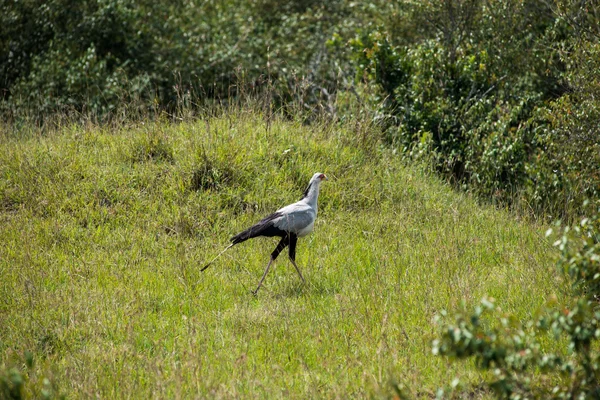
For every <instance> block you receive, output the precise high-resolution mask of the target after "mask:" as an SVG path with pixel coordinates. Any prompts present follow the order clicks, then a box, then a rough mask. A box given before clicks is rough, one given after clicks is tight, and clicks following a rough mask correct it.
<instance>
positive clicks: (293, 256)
mask: <svg viewBox="0 0 600 400" xmlns="http://www.w3.org/2000/svg"><path fill="white" fill-rule="evenodd" d="M296 243H298V236H297V235H296V234H294V233H291V234H290V249H289V254H290V258H291V259H292V261H296Z"/></svg>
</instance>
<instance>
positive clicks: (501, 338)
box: [433, 213, 600, 399]
mask: <svg viewBox="0 0 600 400" xmlns="http://www.w3.org/2000/svg"><path fill="white" fill-rule="evenodd" d="M550 233H551V232H549V233H548V234H550ZM554 245H555V246H556V247H557V248H558V249H559V250H560V252H561V257H560V260H559V263H558V268H559V270H560V271H562V272H563V273H564V274H565V276H566V277H568V278H569V279H570V280H571V282H572V283H573V289H574V292H573V296H574V297H573V299H572V300H570V302H569V304H567V305H564V306H561V305H559V304H558V302H557V301H556V300H554V301H551V302H550V303H549V304H548V306H547V307H546V308H545V309H543V310H541V311H540V312H538V315H537V316H536V317H535V318H533V319H532V320H530V321H526V322H522V321H518V320H516V319H515V318H514V317H512V316H511V315H510V314H506V313H503V312H502V311H501V310H500V309H499V307H497V306H496V305H495V304H494V302H493V300H490V299H484V300H482V301H481V304H480V305H479V306H477V307H476V308H475V310H474V311H472V312H469V311H463V312H461V313H459V314H456V315H455V317H454V319H455V320H454V322H450V323H441V325H442V326H441V331H440V335H441V338H440V339H439V340H436V341H434V343H433V352H434V354H438V355H443V356H448V357H450V358H452V359H466V358H473V359H474V360H475V362H476V364H477V366H478V367H479V368H481V369H484V370H489V371H492V373H493V380H491V381H490V382H488V385H489V386H490V387H491V388H492V389H493V390H494V391H495V393H496V394H497V395H498V397H499V398H511V399H527V398H557V399H567V398H569V399H574V398H598V397H599V396H600V384H599V382H600V352H599V351H598V343H599V341H600V307H599V306H598V299H599V298H600V297H599V296H600V214H598V213H596V214H595V216H594V217H593V218H590V219H587V218H585V219H583V220H582V221H581V222H580V224H578V225H574V226H573V227H571V228H569V227H567V228H564V229H563V230H562V233H561V234H560V236H559V237H558V239H557V240H556V242H555V243H554ZM442 315H443V316H445V315H446V313H445V312H444V313H442ZM498 321H499V322H500V324H499V325H498ZM549 334H552V335H549ZM549 339H554V342H553V346H552V348H554V349H561V347H562V348H563V351H560V350H559V351H558V352H557V353H552V352H548V351H546V348H547V346H545V345H543V343H544V342H547V341H548V340H549ZM565 344H566V348H564V347H563V346H564V345H565Z"/></svg>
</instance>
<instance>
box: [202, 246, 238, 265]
mask: <svg viewBox="0 0 600 400" xmlns="http://www.w3.org/2000/svg"><path fill="white" fill-rule="evenodd" d="M234 245H235V243H231V244H230V245H229V246H227V247H225V250H223V251H222V252H220V253H219V254H217V256H216V257H215V258H213V259H212V260H210V262H209V263H208V264H206V265H205V266H204V267H202V269H201V270H200V272H202V271H204V270H205V269H206V268H208V267H210V265H211V264H212V263H213V262H215V260H216V259H217V258H219V257H221V256H222V255H223V253H225V252H226V251H227V250H229V249H230V248H232V247H233V246H234Z"/></svg>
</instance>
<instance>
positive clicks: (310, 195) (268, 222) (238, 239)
mask: <svg viewBox="0 0 600 400" xmlns="http://www.w3.org/2000/svg"><path fill="white" fill-rule="evenodd" d="M324 180H327V177H326V176H325V174H321V173H319V172H317V173H316V174H314V175H313V177H312V178H311V179H310V182H309V183H308V187H307V188H306V190H305V191H304V195H303V196H302V199H300V201H298V202H296V203H294V204H290V205H289V206H285V207H283V208H280V209H279V210H277V211H275V212H274V213H273V214H271V215H268V216H266V217H265V218H263V219H261V220H260V221H259V222H257V223H256V224H254V225H252V226H251V227H250V228H248V229H246V230H245V231H243V232H240V233H238V234H237V235H235V236H233V237H232V238H231V239H230V240H231V244H230V245H229V246H227V247H226V248H225V250H223V251H222V252H221V253H219V254H218V255H217V256H216V257H215V258H213V259H212V260H211V261H210V262H209V263H208V264H206V265H205V266H204V267H203V268H202V269H201V270H200V271H204V270H205V269H206V268H208V267H209V266H210V265H211V264H212V263H213V262H214V261H215V260H216V259H217V258H219V257H220V256H221V255H222V254H223V253H225V252H226V251H227V250H229V249H230V248H232V247H233V246H235V245H236V244H238V243H242V242H245V241H246V240H248V239H252V238H255V237H258V236H268V237H273V236H279V237H280V238H281V240H280V241H279V244H278V245H277V247H275V250H273V252H272V253H271V258H270V259H269V263H268V264H267V268H266V269H265V273H264V274H263V276H262V278H261V279H260V282H259V283H258V287H257V288H256V290H255V291H253V292H252V293H254V295H256V294H257V293H258V289H260V287H261V285H262V283H263V281H264V280H265V277H266V276H267V274H268V273H269V268H270V267H271V263H272V262H273V261H275V259H276V258H277V256H278V255H279V253H281V252H282V251H283V249H285V247H286V246H289V257H290V261H291V262H292V264H293V265H294V267H295V268H296V271H297V272H298V275H300V279H302V282H305V280H304V277H303V276H302V273H301V272H300V268H298V266H297V265H296V243H297V242H298V238H299V237H303V236H306V235H308V234H309V233H311V232H312V231H313V228H314V225H315V219H317V199H318V198H319V185H320V184H321V182H322V181H324Z"/></svg>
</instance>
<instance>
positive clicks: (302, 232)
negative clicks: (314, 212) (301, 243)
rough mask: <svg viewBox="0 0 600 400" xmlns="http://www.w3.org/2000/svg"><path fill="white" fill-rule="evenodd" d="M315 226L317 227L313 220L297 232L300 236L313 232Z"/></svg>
mask: <svg viewBox="0 0 600 400" xmlns="http://www.w3.org/2000/svg"><path fill="white" fill-rule="evenodd" d="M314 227H315V223H314V221H313V222H311V223H310V224H309V225H308V226H306V227H305V228H304V229H301V230H299V231H298V233H297V235H298V237H302V236H306V235H308V234H309V233H311V232H312V231H313V229H314Z"/></svg>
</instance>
